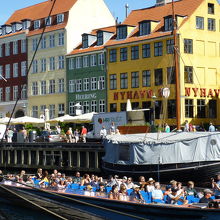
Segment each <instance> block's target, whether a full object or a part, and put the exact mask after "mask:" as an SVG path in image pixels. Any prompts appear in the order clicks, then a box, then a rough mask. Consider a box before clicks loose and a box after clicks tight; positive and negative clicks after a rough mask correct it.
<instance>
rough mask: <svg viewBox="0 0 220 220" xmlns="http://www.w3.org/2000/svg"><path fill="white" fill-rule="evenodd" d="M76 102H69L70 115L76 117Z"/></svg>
mask: <svg viewBox="0 0 220 220" xmlns="http://www.w3.org/2000/svg"><path fill="white" fill-rule="evenodd" d="M74 105H75V103H74V102H69V114H70V115H74Z"/></svg>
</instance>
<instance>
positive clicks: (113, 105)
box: [110, 103, 117, 112]
mask: <svg viewBox="0 0 220 220" xmlns="http://www.w3.org/2000/svg"><path fill="white" fill-rule="evenodd" d="M110 112H117V104H116V103H111V104H110Z"/></svg>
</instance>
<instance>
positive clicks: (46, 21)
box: [45, 17, 52, 26]
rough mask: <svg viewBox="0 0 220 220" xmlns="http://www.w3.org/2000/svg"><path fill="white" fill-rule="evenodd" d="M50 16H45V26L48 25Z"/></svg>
mask: <svg viewBox="0 0 220 220" xmlns="http://www.w3.org/2000/svg"><path fill="white" fill-rule="evenodd" d="M51 20H52V19H51V17H47V18H45V26H50V25H51Z"/></svg>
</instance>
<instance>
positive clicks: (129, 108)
mask: <svg viewBox="0 0 220 220" xmlns="http://www.w3.org/2000/svg"><path fill="white" fill-rule="evenodd" d="M126 111H127V112H129V111H132V107H131V100H130V99H128V100H127V105H126Z"/></svg>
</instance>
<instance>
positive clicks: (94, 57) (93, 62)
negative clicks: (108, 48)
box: [90, 54, 96, 66]
mask: <svg viewBox="0 0 220 220" xmlns="http://www.w3.org/2000/svg"><path fill="white" fill-rule="evenodd" d="M90 65H91V66H96V54H93V55H91V56H90Z"/></svg>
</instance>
